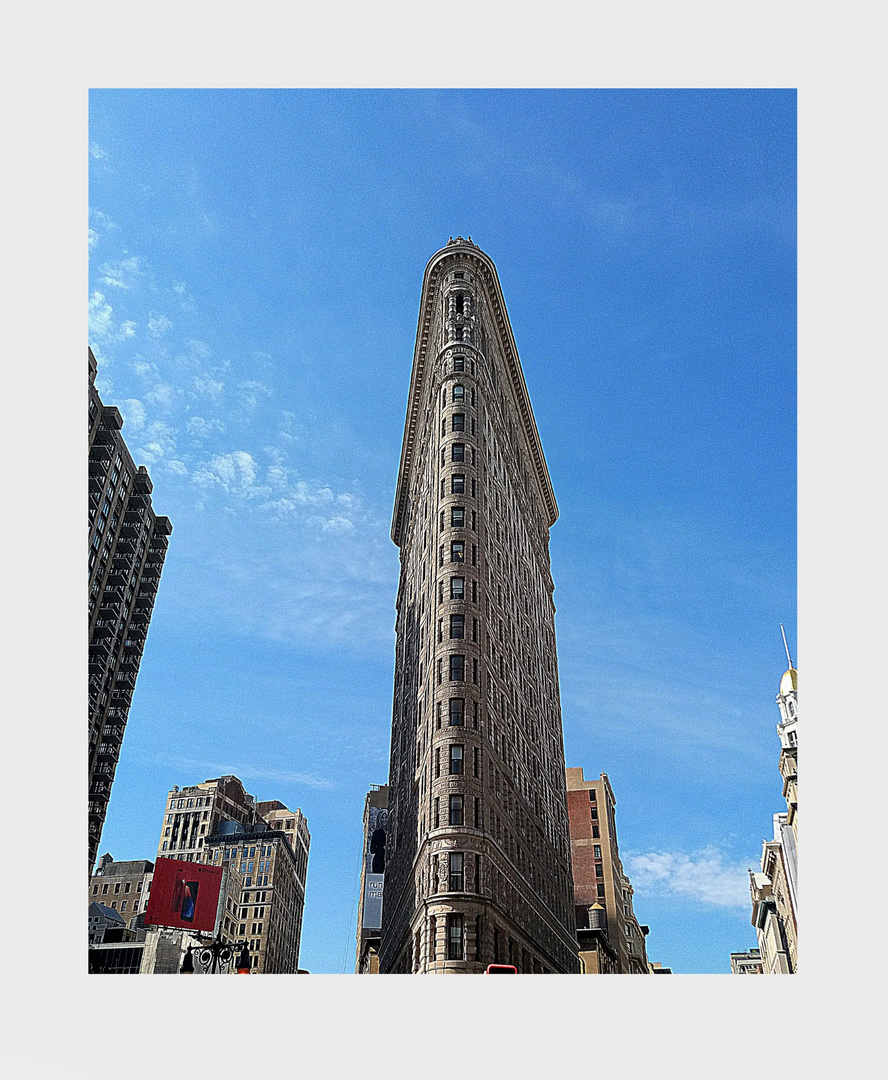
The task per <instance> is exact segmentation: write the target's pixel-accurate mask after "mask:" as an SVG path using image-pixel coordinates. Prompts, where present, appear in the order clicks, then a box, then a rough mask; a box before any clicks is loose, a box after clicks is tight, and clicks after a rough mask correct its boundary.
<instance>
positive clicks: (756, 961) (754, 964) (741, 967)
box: [731, 949, 764, 975]
mask: <svg viewBox="0 0 888 1080" xmlns="http://www.w3.org/2000/svg"><path fill="white" fill-rule="evenodd" d="M731 974H732V975H764V968H763V967H762V954H761V952H760V951H759V950H758V949H747V951H746V952H732V953H731Z"/></svg>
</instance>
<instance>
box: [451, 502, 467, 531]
mask: <svg viewBox="0 0 888 1080" xmlns="http://www.w3.org/2000/svg"><path fill="white" fill-rule="evenodd" d="M450 525H451V527H452V528H454V529H464V528H465V525H466V508H465V507H464V506H452V507H451V508H450Z"/></svg>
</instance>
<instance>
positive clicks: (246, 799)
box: [157, 776, 256, 862]
mask: <svg viewBox="0 0 888 1080" xmlns="http://www.w3.org/2000/svg"><path fill="white" fill-rule="evenodd" d="M255 820H256V803H255V800H254V798H253V796H252V795H249V794H248V793H247V792H246V791H244V787H243V784H241V782H240V780H238V778H237V777H236V776H220V777H217V778H216V779H215V780H205V781H204V782H203V783H202V784H194V785H192V786H191V787H185V788H182V789H181V790H180V789H179V788H178V787H174V788H173V789H172V791H171V792H170V793H169V794H168V796H167V805H166V816H165V818H164V824H163V828H162V829H161V830H160V839H159V840H158V843H157V854H158V857H161V856H163V857H165V858H167V859H188V860H190V861H191V862H204V861H205V860H204V859H202V858H201V856H202V854H203V849H204V845H205V843H206V840H207V837H208V836H211V835H212V834H213V833H215V832H216V831H217V829H218V828H219V826H220V824H221V823H222V822H223V821H237V822H239V823H240V824H241V825H252V824H253V822H254V821H255Z"/></svg>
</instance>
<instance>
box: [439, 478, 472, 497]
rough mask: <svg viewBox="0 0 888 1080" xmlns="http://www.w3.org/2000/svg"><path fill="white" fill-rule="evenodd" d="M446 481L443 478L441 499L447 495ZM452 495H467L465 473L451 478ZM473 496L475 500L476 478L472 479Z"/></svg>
mask: <svg viewBox="0 0 888 1080" xmlns="http://www.w3.org/2000/svg"><path fill="white" fill-rule="evenodd" d="M446 483H447V481H446V479H445V477H443V476H442V477H441V497H442V498H443V497H444V496H445V495H446V494H447V490H446ZM450 494H451V495H466V494H467V492H466V474H465V473H453V475H452V476H451V477H450ZM471 495H472V498H473V499H474V498H475V478H474V477H472V484H471Z"/></svg>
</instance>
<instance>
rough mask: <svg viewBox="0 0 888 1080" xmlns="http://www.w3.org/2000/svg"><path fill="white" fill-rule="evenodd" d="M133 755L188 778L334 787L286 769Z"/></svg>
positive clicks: (159, 755) (163, 755)
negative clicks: (222, 777) (193, 775)
mask: <svg viewBox="0 0 888 1080" xmlns="http://www.w3.org/2000/svg"><path fill="white" fill-rule="evenodd" d="M132 754H133V756H134V757H137V758H139V760H141V761H143V762H145V763H147V764H151V765H164V766H168V767H171V768H174V769H182V770H185V771H188V772H189V773H191V774H194V773H197V774H200V775H201V776H205V777H206V778H207V779H210V780H212V779H215V778H216V777H217V776H236V777H237V778H238V779H239V780H270V781H272V782H273V783H276V784H304V785H306V786H307V787H313V788H322V789H332V788H334V787H335V786H336V785H335V784H334V783H333V782H332V781H330V780H327V779H326V778H325V777H322V776H313V775H312V774H311V773H302V772H290V771H289V770H287V769H263V768H261V767H260V766H256V765H248V764H245V763H244V762H236V761H222V762H218V761H207V760H205V759H203V758H185V757H178V756H172V755H167V754H156V753H148V752H146V751H144V750H133V751H132ZM189 782H193V781H189Z"/></svg>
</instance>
